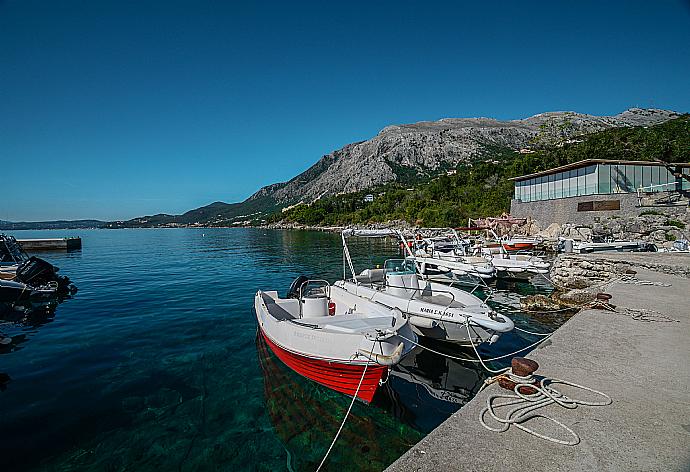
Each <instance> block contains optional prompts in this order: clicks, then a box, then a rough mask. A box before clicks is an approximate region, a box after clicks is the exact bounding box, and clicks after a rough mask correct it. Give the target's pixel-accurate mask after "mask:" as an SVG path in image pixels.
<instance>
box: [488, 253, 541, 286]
mask: <svg viewBox="0 0 690 472" xmlns="http://www.w3.org/2000/svg"><path fill="white" fill-rule="evenodd" d="M482 254H483V255H484V257H486V258H487V260H489V261H491V263H492V264H493V265H494V267H496V271H497V277H499V278H508V279H529V278H531V277H533V276H534V275H537V274H548V273H549V267H550V266H551V264H549V263H548V262H546V261H545V260H544V259H542V258H541V257H538V256H531V255H529V254H492V253H491V252H489V251H487V252H484V250H482Z"/></svg>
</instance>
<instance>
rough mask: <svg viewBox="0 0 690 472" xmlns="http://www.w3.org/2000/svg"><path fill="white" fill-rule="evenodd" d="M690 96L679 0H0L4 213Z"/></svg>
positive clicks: (21, 215) (101, 202)
mask: <svg viewBox="0 0 690 472" xmlns="http://www.w3.org/2000/svg"><path fill="white" fill-rule="evenodd" d="M632 106H640V107H656V108H669V109H674V110H677V111H684V112H687V111H690V4H689V3H688V1H682V0H675V1H673V0H668V1H663V0H660V1H649V0H644V1H629V0H624V1H602V0H597V1H576V2H573V1H570V2H560V1H553V2H544V1H534V2H532V1H525V0H521V1H515V0H510V1H491V2H486V1H472V2H469V1H468V2H464V1H449V2H436V1H429V0H426V1H423V2H422V1H419V2H407V1H401V0H399V1H395V2H387V1H343V2H331V1H323V0H321V1H315V2H298V1H281V2H275V3H273V2H271V3H269V2H241V3H240V2H238V3H236V4H234V3H231V2H222V1H191V0H190V1H184V2H181V1H174V0H166V1H159V2H154V1H144V0H136V1H122V0H119V1H106V0H96V1H94V0H86V1H73V0H60V1H48V0H46V1H33V0H0V163H1V167H0V178H1V183H0V185H1V187H2V189H3V193H2V197H0V219H4V220H13V221H20V220H29V221H31V220H47V219H59V218H68V219H75V218H98V219H124V218H131V217H134V216H139V215H144V214H152V213H159V212H165V213H181V212H183V211H186V210H188V209H191V208H195V207H198V206H201V205H204V204H207V203H210V202H213V201H217V200H221V201H226V202H234V201H240V200H243V199H244V198H246V197H247V196H249V195H250V194H251V193H253V192H254V191H255V190H257V189H258V188H259V187H261V186H263V185H266V184H270V183H273V182H277V181H284V180H287V179H289V178H291V177H293V176H294V175H296V174H297V173H299V172H301V171H303V170H305V169H306V168H307V167H309V166H310V165H311V164H312V163H314V162H315V161H316V160H317V159H319V158H320V157H321V156H322V155H324V154H327V153H328V152H330V151H332V150H334V149H338V148H340V147H342V146H343V145H345V144H347V143H349V142H352V141H357V140H364V139H367V138H369V137H371V136H373V135H375V134H376V133H377V132H378V131H379V130H380V129H381V128H383V127H385V126H387V125H389V124H394V123H407V122H415V121H421V120H435V119H439V118H444V117H466V116H491V117H496V118H510V119H512V118H522V117H526V116H529V115H532V114H535V113H540V112H543V111H551V110H575V111H579V112H584V113H591V114H596V115H608V114H616V113H619V112H621V111H623V110H625V109H627V108H629V107H632Z"/></svg>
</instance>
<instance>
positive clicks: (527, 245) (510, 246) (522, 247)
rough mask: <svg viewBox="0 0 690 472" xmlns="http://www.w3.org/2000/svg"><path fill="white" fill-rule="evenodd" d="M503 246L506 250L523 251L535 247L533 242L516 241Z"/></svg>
mask: <svg viewBox="0 0 690 472" xmlns="http://www.w3.org/2000/svg"><path fill="white" fill-rule="evenodd" d="M503 248H504V249H505V250H506V251H521V250H526V249H534V244H533V243H515V244H505V243H504V244H503Z"/></svg>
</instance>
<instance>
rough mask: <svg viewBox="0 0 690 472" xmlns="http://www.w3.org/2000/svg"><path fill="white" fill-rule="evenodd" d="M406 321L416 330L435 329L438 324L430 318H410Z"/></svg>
mask: <svg viewBox="0 0 690 472" xmlns="http://www.w3.org/2000/svg"><path fill="white" fill-rule="evenodd" d="M407 321H408V322H409V323H410V324H411V325H412V326H416V327H417V328H428V329H431V328H435V327H436V326H438V322H437V321H436V320H434V319H431V318H426V317H423V316H414V315H412V316H410V317H409V318H408V319H407Z"/></svg>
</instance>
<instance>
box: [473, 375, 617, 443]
mask: <svg viewBox="0 0 690 472" xmlns="http://www.w3.org/2000/svg"><path fill="white" fill-rule="evenodd" d="M501 378H504V379H507V380H509V381H511V382H513V383H515V386H514V387H513V394H512V395H506V394H494V395H490V396H489V397H487V399H486V406H485V407H484V408H483V409H482V410H481V412H480V413H479V422H480V423H481V424H482V426H484V427H485V428H486V429H488V430H489V431H494V432H497V433H503V432H505V431H508V429H509V428H510V426H511V425H514V426H515V427H516V428H519V429H521V430H522V431H525V432H527V433H529V434H531V435H533V436H536V437H538V438H541V439H544V440H546V441H550V442H553V443H556V444H563V445H566V446H575V445H576V444H578V443H579V442H580V437H579V436H578V435H577V433H575V432H574V431H573V430H572V429H570V428H569V427H568V426H566V425H564V424H563V423H561V422H560V421H558V420H557V419H555V418H553V417H551V416H548V415H544V414H541V413H536V412H535V411H536V410H538V409H539V408H543V407H546V406H548V405H552V404H554V403H556V404H558V405H560V406H562V407H563V408H567V409H570V410H572V409H575V408H577V406H578V405H583V406H605V405H610V404H611V403H612V402H613V400H612V399H611V397H609V396H608V395H606V394H605V393H603V392H600V391H599V390H594V389H593V388H589V387H585V386H584V385H579V384H576V383H574V382H568V381H566V380H560V379H550V378H547V377H544V378H542V379H541V380H540V381H539V382H538V383H537V382H536V380H537V379H536V378H535V377H534V376H533V375H531V374H530V375H528V376H524V377H522V376H519V375H516V374H513V372H512V370H511V371H509V372H505V373H503V374H501V375H498V376H496V377H492V378H491V379H488V380H487V381H486V382H485V383H484V386H486V385H489V384H491V383H494V382H496V381H498V380H499V379H501ZM553 384H562V385H569V386H571V387H574V388H577V389H581V390H585V391H587V392H591V393H594V394H596V395H600V396H602V397H604V401H599V402H593V401H585V400H578V399H574V398H570V397H568V396H567V395H565V394H563V393H561V392H559V391H558V390H556V389H555V388H553V387H551V385H553ZM484 386H482V388H484ZM527 388H529V389H531V391H534V393H531V394H526V393H522V392H521V391H520V390H521V389H527ZM480 391H481V390H480ZM499 398H505V399H507V401H504V402H501V403H497V402H495V400H497V399H499ZM513 405H515V407H514V408H512V409H510V410H509V411H508V412H507V413H506V415H505V416H503V417H500V416H498V414H497V413H496V409H497V408H501V407H506V406H513ZM486 413H489V415H490V416H491V417H492V418H493V419H494V420H496V421H497V422H498V423H500V426H499V427H498V428H495V427H492V426H489V425H488V424H487V423H486V421H485V420H484V417H485V416H486ZM532 418H544V419H547V420H549V421H551V422H553V423H555V424H556V425H558V426H560V427H561V428H563V429H564V430H565V431H566V432H568V433H569V434H570V435H571V436H572V438H573V439H571V440H569V441H566V440H562V439H558V438H554V437H551V436H548V435H546V434H541V433H538V432H536V431H534V430H533V429H530V428H528V427H527V426H525V425H524V423H526V422H527V421H529V420H530V419H532Z"/></svg>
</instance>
